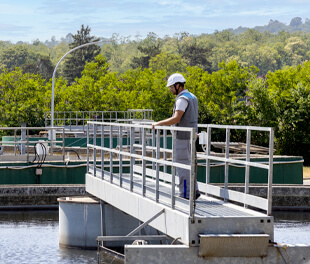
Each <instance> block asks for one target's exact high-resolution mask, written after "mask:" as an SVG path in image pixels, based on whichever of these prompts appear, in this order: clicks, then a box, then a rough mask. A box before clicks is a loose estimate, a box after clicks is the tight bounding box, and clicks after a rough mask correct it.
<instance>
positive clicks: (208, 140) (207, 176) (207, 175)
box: [206, 125, 211, 184]
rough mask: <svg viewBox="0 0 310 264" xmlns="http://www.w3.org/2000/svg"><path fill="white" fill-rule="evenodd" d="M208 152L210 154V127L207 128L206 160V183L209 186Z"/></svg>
mask: <svg viewBox="0 0 310 264" xmlns="http://www.w3.org/2000/svg"><path fill="white" fill-rule="evenodd" d="M210 152H211V127H210V126H209V125H208V127H207V153H206V154H207V157H206V158H207V160H206V183H207V184H210V163H211V161H210Z"/></svg>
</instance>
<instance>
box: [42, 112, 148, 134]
mask: <svg viewBox="0 0 310 264" xmlns="http://www.w3.org/2000/svg"><path fill="white" fill-rule="evenodd" d="M152 112H153V110H152V109H128V110H127V111H56V112H54V127H58V126H67V127H69V129H70V130H72V129H73V128H74V127H77V126H83V127H85V126H86V123H87V122H88V121H100V122H125V123H129V122H131V121H132V120H152ZM51 121H52V116H51V111H49V112H45V127H48V126H50V124H51Z"/></svg>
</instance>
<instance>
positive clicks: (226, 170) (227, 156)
mask: <svg viewBox="0 0 310 264" xmlns="http://www.w3.org/2000/svg"><path fill="white" fill-rule="evenodd" d="M229 144H230V129H229V128H226V147H225V159H229ZM228 175H229V163H228V161H227V160H226V161H225V183H224V187H225V189H226V190H227V189H228ZM224 201H227V199H226V198H224Z"/></svg>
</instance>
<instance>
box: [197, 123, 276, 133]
mask: <svg viewBox="0 0 310 264" xmlns="http://www.w3.org/2000/svg"><path fill="white" fill-rule="evenodd" d="M198 127H199V128H208V127H210V128H220V129H238V130H248V129H249V130H257V131H267V132H268V131H271V130H273V129H274V128H273V127H259V126H235V125H211V124H198Z"/></svg>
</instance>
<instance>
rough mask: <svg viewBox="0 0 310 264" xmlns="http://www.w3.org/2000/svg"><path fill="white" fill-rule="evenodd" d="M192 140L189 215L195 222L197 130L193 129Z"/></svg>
mask: <svg viewBox="0 0 310 264" xmlns="http://www.w3.org/2000/svg"><path fill="white" fill-rule="evenodd" d="M190 135H191V139H190V141H191V142H190V144H191V163H190V165H191V169H190V191H189V215H190V216H191V219H192V221H193V220H194V214H195V208H194V201H195V199H196V184H195V183H196V181H195V177H196V176H197V175H195V174H196V171H195V167H196V144H195V143H196V129H195V128H193V130H192V131H191V133H190Z"/></svg>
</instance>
